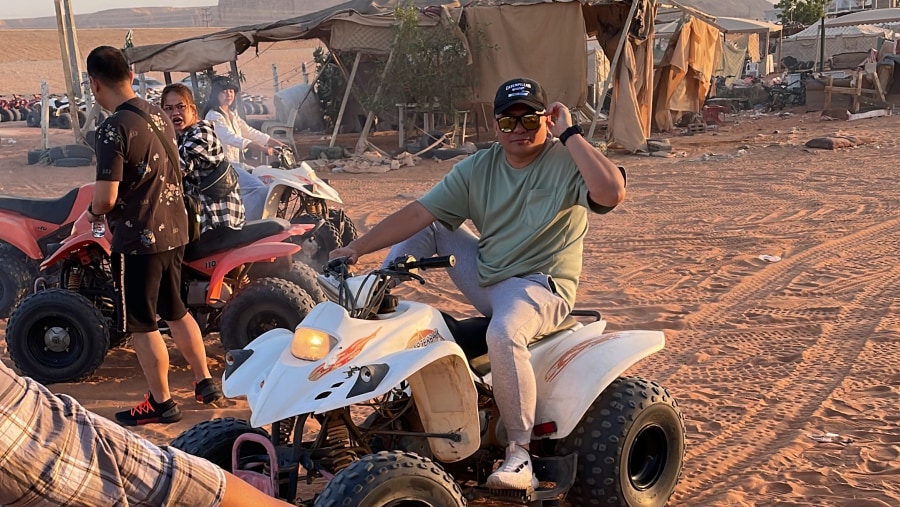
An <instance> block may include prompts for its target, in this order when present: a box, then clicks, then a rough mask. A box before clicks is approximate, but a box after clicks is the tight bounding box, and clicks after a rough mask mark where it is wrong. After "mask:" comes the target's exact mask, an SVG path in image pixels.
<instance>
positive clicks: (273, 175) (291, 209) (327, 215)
mask: <svg viewBox="0 0 900 507" xmlns="http://www.w3.org/2000/svg"><path fill="white" fill-rule="evenodd" d="M276 153H277V155H278V157H277V160H276V161H275V162H273V164H272V165H271V166H259V167H256V168H255V169H253V175H254V176H256V177H258V178H259V179H260V180H262V182H263V183H264V184H265V185H266V187H268V194H267V196H266V205H265V208H264V211H263V217H264V218H265V217H278V218H284V219H286V220H288V221H290V222H291V223H318V222H322V225H321V227H319V228H318V229H317V230H316V232H315V233H314V234H313V235H312V236H311V237H309V238H308V239H307V240H306V241H305V242H304V243H303V244H302V245H301V246H302V248H301V250H300V252H298V253H297V255H296V256H295V259H296V260H298V261H301V262H305V263H306V264H309V265H310V266H313V267H315V268H316V269H319V268H321V267H322V266H324V265H325V264H326V263H327V262H328V253H329V252H331V251H332V250H334V249H335V248H339V247H341V246H343V245H346V244H347V243H350V242H351V241H353V240H354V239H356V237H357V235H358V233H357V231H356V226H355V225H354V224H353V221H352V220H350V217H348V216H347V214H346V213H345V212H344V210H343V209H330V208H329V202H333V203H337V204H343V203H344V201H342V200H341V198H340V196H339V195H338V193H337V190H335V189H334V188H333V187H331V186H330V185H329V184H328V182H327V181H325V180H323V179H322V178H320V177H319V176H318V175H317V174H316V171H315V170H313V168H312V167H310V166H309V164H307V163H306V162H300V163H299V164H297V162H296V159H295V158H294V153H293V151H292V150H291V149H290V147H287V146H284V147H279V148H276Z"/></svg>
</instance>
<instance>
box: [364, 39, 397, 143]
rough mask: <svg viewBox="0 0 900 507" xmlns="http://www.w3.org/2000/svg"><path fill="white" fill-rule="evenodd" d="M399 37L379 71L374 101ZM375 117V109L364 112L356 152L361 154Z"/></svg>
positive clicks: (376, 100)
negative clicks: (364, 116)
mask: <svg viewBox="0 0 900 507" xmlns="http://www.w3.org/2000/svg"><path fill="white" fill-rule="evenodd" d="M399 38H400V36H399V35H398V36H397V37H395V38H394V44H392V45H391V52H390V53H388V57H387V62H385V64H384V71H382V73H381V79H380V80H379V81H378V87H377V88H375V99H374V100H373V102H374V103H376V104H377V103H378V100H379V99H381V90H382V88H383V87H384V80H385V79H387V74H388V70H390V68H391V62H392V61H393V60H394V48H395V47H396V46H397V40H398V39H399ZM374 119H375V111H373V110H369V112H368V113H366V124H365V125H363V129H362V132H361V133H360V134H359V141H357V142H356V154H357V155H359V154H361V153H362V152H363V151H364V150H365V149H366V146H367V145H368V143H367V142H366V138H367V137H368V136H369V129H370V128H372V121H373V120H374Z"/></svg>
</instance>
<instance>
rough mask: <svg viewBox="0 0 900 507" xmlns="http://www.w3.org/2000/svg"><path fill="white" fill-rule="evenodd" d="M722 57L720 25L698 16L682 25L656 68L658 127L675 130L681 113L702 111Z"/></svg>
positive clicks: (655, 87) (655, 85)
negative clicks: (705, 20) (713, 24)
mask: <svg viewBox="0 0 900 507" xmlns="http://www.w3.org/2000/svg"><path fill="white" fill-rule="evenodd" d="M721 59H722V38H721V37H720V32H719V30H718V28H716V27H714V26H712V25H711V24H709V23H706V22H704V21H702V20H700V19H699V18H691V19H689V20H688V21H687V22H685V23H684V25H682V27H681V29H680V30H679V32H678V33H677V34H676V35H675V38H674V40H673V41H672V42H670V43H669V46H668V48H666V54H665V56H664V57H663V59H662V62H660V64H659V66H658V67H657V69H656V78H655V83H654V90H653V97H654V98H653V104H654V108H653V110H654V112H653V124H654V127H655V128H656V129H657V130H659V131H661V132H665V131H669V130H672V129H673V128H674V127H675V119H676V118H675V117H676V116H677V115H679V114H680V113H681V112H698V111H700V109H701V108H702V107H703V103H704V101H705V99H706V94H707V92H709V87H710V84H711V80H712V76H713V72H714V70H715V69H716V67H718V66H719V65H718V64H719V62H720V61H721Z"/></svg>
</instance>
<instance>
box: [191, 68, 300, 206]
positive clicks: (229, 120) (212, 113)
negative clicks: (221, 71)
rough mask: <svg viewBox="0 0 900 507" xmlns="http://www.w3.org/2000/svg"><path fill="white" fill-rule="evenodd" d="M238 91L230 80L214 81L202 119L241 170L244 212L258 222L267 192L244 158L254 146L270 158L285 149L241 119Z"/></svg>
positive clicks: (223, 78)
mask: <svg viewBox="0 0 900 507" xmlns="http://www.w3.org/2000/svg"><path fill="white" fill-rule="evenodd" d="M239 90H240V89H239V88H238V85H237V83H235V82H234V81H233V80H231V79H230V78H227V77H225V76H219V77H216V78H214V79H213V81H212V85H211V86H210V90H209V100H208V101H207V103H206V108H205V109H204V111H203V115H202V116H203V119H205V120H209V121H211V122H213V125H215V127H216V135H217V136H219V140H220V141H222V144H223V145H225V156H226V157H227V158H228V161H229V162H231V164H232V165H233V166H234V167H235V169H237V170H238V174H239V175H240V179H239V180H238V182H239V183H240V185H241V187H242V188H243V193H242V194H241V195H242V197H243V199H244V208H245V209H246V210H247V220H259V219H260V218H262V214H263V209H264V208H265V204H266V194H267V192H268V189H267V188H266V186H265V185H264V184H263V183H262V182H261V181H260V180H259V178H257V177H255V176H253V175H252V174H250V172H249V171H248V167H246V166H245V165H244V164H243V154H244V151H246V150H247V148H249V147H250V146H255V147H257V148H258V149H260V150H262V151H263V152H264V153H266V154H268V155H269V156H271V155H272V153H273V151H272V148H273V147H275V146H283V143H282V142H281V141H278V140H277V139H272V138H271V137H270V136H269V135H268V134H266V133H264V132H260V131H259V130H256V129H255V128H253V127H251V126H250V125H247V122H246V121H244V119H243V118H241V117H240V115H238V113H237V111H235V110H234V101H235V95H236V93H237V92H238V91H239Z"/></svg>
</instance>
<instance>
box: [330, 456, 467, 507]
mask: <svg viewBox="0 0 900 507" xmlns="http://www.w3.org/2000/svg"><path fill="white" fill-rule="evenodd" d="M383 505H440V506H441V507H453V506H459V507H462V506H465V505H466V500H465V498H463V493H462V490H460V488H459V484H457V483H456V482H454V481H453V477H451V476H450V475H449V474H448V473H447V472H445V471H444V469H443V468H441V466H440V465H438V464H437V463H435V462H433V461H431V460H430V459H428V458H423V457H421V456H419V455H417V454H413V453H411V452H401V451H381V452H379V453H377V454H368V455H366V456H363V457H362V458H360V459H359V460H358V461H354V462H353V463H351V464H350V466H348V467H347V468H345V469H343V470H341V471H340V472H338V473H337V474H336V475H335V476H334V479H332V480H331V482H329V483H328V485H327V486H325V489H324V490H323V491H322V494H321V495H319V496H318V498H316V503H315V507H337V506H354V507H357V506H358V507H381V506H383Z"/></svg>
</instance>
